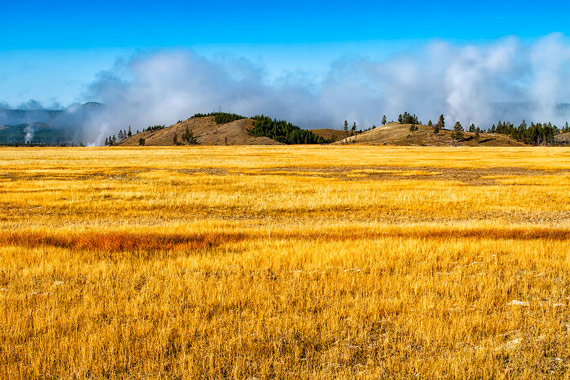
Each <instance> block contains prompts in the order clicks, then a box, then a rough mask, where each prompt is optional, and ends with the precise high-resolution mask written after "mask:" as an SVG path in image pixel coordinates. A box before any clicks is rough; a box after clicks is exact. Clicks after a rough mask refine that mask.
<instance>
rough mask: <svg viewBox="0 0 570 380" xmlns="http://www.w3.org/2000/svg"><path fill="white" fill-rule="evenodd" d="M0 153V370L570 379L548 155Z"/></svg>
mask: <svg viewBox="0 0 570 380" xmlns="http://www.w3.org/2000/svg"><path fill="white" fill-rule="evenodd" d="M0 162H2V163H3V165H2V171H1V172H0V208H1V212H0V378H3V379H18V378H26V379H27V378H40V379H49V378H63V379H67V378H106V379H124V378H149V379H150V378H180V379H186V378H187V379H206V378H208V379H224V378H236V379H253V378H258V379H269V378H291V379H292V378H304V379H309V378H310V379H331V378H358V379H379V378H457V377H464V378H512V379H521V378H523V379H524V378H526V379H541V378H542V379H550V378H566V377H568V376H569V374H570V338H569V336H570V334H569V325H570V307H569V303H570V295H569V294H568V289H569V288H570V270H569V269H570V268H569V266H570V262H569V260H568V252H570V205H569V203H568V187H569V186H570V163H569V161H568V152H567V150H565V149H563V148H542V147H532V148H531V147H523V148H483V149H481V148H479V149H477V148H464V147H455V148H447V147H438V148H410V147H406V148H403V147H383V146H380V147H372V146H342V145H340V146H294V147H292V146H273V147H261V146H257V147H226V146H219V147H212V146H209V147H201V146H197V147H195V148H193V149H180V148H177V147H163V148H155V147H144V148H139V149H137V148H136V147H129V148H121V147H115V148H113V149H109V148H84V149H72V148H65V149H55V148H42V149H37V148H30V149H15V148H2V149H0Z"/></svg>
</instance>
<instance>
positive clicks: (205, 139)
mask: <svg viewBox="0 0 570 380" xmlns="http://www.w3.org/2000/svg"><path fill="white" fill-rule="evenodd" d="M189 135H191V136H192V137H191V138H189V137H188V136H189ZM141 139H143V140H144V145H151V146H170V145H276V144H318V143H326V142H329V141H328V140H325V139H323V138H322V137H320V136H318V135H316V134H314V133H312V132H311V131H308V130H305V129H301V128H300V127H298V126H296V125H293V124H291V123H288V122H286V121H283V120H276V119H271V118H269V117H267V116H263V115H261V116H254V117H252V118H245V117H243V116H240V115H235V114H227V113H222V112H216V113H212V114H207V115H204V114H196V115H194V116H193V117H191V118H190V119H187V120H185V121H180V122H178V123H176V124H174V125H172V126H170V127H168V128H162V127H160V126H159V127H151V128H149V129H148V130H145V131H143V132H141V133H138V134H136V135H134V136H131V137H130V138H127V139H125V140H123V141H121V142H119V143H118V144H117V145H123V146H124V145H127V146H128V145H131V146H134V145H141V141H142V140H141Z"/></svg>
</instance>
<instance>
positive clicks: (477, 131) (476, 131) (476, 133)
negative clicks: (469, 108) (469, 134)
mask: <svg viewBox="0 0 570 380" xmlns="http://www.w3.org/2000/svg"><path fill="white" fill-rule="evenodd" d="M480 132H481V130H480V129H479V127H477V128H475V141H477V144H479V139H480V138H481V136H480V134H479V133H480Z"/></svg>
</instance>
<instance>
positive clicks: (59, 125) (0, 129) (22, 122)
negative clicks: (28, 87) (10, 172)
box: [0, 102, 104, 145]
mask: <svg viewBox="0 0 570 380" xmlns="http://www.w3.org/2000/svg"><path fill="white" fill-rule="evenodd" d="M102 107H104V106H103V105H102V104H100V103H96V102H89V103H85V104H83V105H79V104H77V105H72V106H70V107H67V108H65V109H61V110H50V109H7V108H0V145H20V144H38V145H70V144H73V143H79V142H80V140H81V130H82V128H81V127H82V126H83V123H84V121H85V120H86V119H87V118H88V117H89V116H90V115H92V114H93V113H95V112H99V111H100V110H101V109H102Z"/></svg>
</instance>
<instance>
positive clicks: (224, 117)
mask: <svg viewBox="0 0 570 380" xmlns="http://www.w3.org/2000/svg"><path fill="white" fill-rule="evenodd" d="M207 116H214V121H215V122H216V124H227V123H231V122H232V121H236V120H241V119H245V116H241V115H238V114H235V113H227V112H211V113H197V114H195V115H194V116H192V118H195V117H207Z"/></svg>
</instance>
